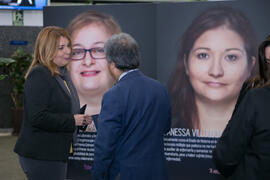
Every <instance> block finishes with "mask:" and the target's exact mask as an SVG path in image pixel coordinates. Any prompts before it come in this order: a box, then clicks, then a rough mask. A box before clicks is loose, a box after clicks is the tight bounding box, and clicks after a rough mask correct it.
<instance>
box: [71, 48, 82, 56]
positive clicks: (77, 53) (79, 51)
mask: <svg viewBox="0 0 270 180" xmlns="http://www.w3.org/2000/svg"><path fill="white" fill-rule="evenodd" d="M83 53H84V51H81V50H75V49H73V51H72V55H80V54H83Z"/></svg>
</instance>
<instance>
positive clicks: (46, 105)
mask: <svg viewBox="0 0 270 180" xmlns="http://www.w3.org/2000/svg"><path fill="white" fill-rule="evenodd" d="M64 88H65V86H63V85H61V84H60V83H59V82H58V81H57V78H56V76H52V75H51V72H50V71H49V70H48V69H47V68H46V67H44V66H37V67H35V68H33V70H32V71H31V72H30V73H29V76H28V78H27V79H26V82H25V85H24V114H23V124H22V129H21V132H20V135H19V137H18V140H17V143H16V145H15V148H14V151H15V152H16V153H18V154H19V155H20V156H23V157H28V158H33V159H39V160H55V161H66V160H67V157H68V153H69V150H70V145H71V141H72V133H73V132H74V129H75V120H74V117H73V115H72V114H71V99H70V95H69V94H68V91H67V90H66V89H64Z"/></svg>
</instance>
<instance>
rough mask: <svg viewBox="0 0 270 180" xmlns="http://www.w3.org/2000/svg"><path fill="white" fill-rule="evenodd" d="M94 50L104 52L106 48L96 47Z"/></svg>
mask: <svg viewBox="0 0 270 180" xmlns="http://www.w3.org/2000/svg"><path fill="white" fill-rule="evenodd" d="M94 52H95V53H104V48H95V49H94Z"/></svg>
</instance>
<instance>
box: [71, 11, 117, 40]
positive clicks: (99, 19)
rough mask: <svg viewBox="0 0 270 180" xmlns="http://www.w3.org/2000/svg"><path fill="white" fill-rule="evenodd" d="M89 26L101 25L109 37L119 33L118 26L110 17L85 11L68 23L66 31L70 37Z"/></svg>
mask: <svg viewBox="0 0 270 180" xmlns="http://www.w3.org/2000/svg"><path fill="white" fill-rule="evenodd" d="M90 24H98V25H103V26H104V27H105V29H106V31H107V32H108V33H109V34H111V35H113V34H118V33H120V32H121V28H120V26H119V24H118V23H117V21H116V20H115V19H114V18H113V17H112V16H109V15H106V14H103V13H100V12H97V11H86V12H83V13H81V14H79V15H78V16H76V17H75V18H74V19H73V20H72V21H71V22H70V24H69V25H68V27H67V31H68V32H69V34H70V35H71V36H72V34H74V33H75V32H76V31H78V30H80V29H81V28H83V27H85V26H88V25H90Z"/></svg>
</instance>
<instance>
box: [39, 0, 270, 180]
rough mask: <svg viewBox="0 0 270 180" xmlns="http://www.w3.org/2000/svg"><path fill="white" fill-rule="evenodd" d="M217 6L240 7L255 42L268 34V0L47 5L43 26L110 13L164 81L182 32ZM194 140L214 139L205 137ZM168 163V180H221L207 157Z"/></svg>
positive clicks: (147, 68) (145, 66)
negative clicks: (85, 13) (91, 13)
mask: <svg viewBox="0 0 270 180" xmlns="http://www.w3.org/2000/svg"><path fill="white" fill-rule="evenodd" d="M217 5H227V6H232V7H233V8H237V9H240V10H241V11H242V12H243V13H244V14H245V15H246V16H247V17H248V18H249V20H250V22H251V24H252V25H253V28H254V31H255V33H256V35H257V40H258V42H261V41H262V40H263V39H264V38H265V37H266V36H267V35H268V34H270V24H269V17H270V11H269V7H270V2H269V0H260V1H252V0H246V1H224V2H192V3H183V2H181V3H153V4H118V5H96V6H75V7H74V6H71V7H67V6H65V7H46V8H45V9H44V25H45V26H48V25H57V26H61V27H66V26H67V25H68V23H69V22H70V20H71V19H72V18H73V17H75V16H76V15H77V14H79V13H81V12H83V11H85V10H97V11H101V12H104V13H106V14H110V15H112V16H114V17H115V19H116V20H118V22H119V24H120V26H121V27H122V30H123V31H124V32H127V33H129V34H131V35H132V36H134V38H135V39H136V40H137V41H138V43H139V45H140V48H141V52H142V61H141V67H140V69H141V71H142V72H144V73H145V74H146V75H148V76H151V77H152V78H155V79H158V80H159V81H161V82H162V83H165V84H166V83H167V81H168V79H169V77H170V74H171V73H172V72H173V70H174V67H175V65H176V60H177V53H178V49H179V42H180V39H181V35H182V34H183V33H184V31H185V30H186V28H187V27H188V26H189V24H190V23H191V22H192V20H193V19H194V18H195V17H197V16H198V15H199V14H200V13H201V12H202V11H204V10H205V9H207V8H209V7H211V6H217ZM166 138H168V139H169V140H172V139H178V138H179V137H175V136H174V135H172V134H169V135H167V137H166ZM181 138H182V139H188V137H181ZM193 139H195V140H199V141H200V140H206V141H207V140H210V141H211V140H213V141H215V140H217V139H216V138H205V137H203V138H199V137H193ZM186 144H187V143H186ZM206 145H209V144H206ZM209 150H211V149H209ZM165 151H166V150H165ZM168 162H169V173H170V180H176V179H185V180H196V179H207V180H208V179H215V180H220V179H223V178H222V177H221V176H220V175H218V174H216V173H215V172H213V171H212V170H215V167H214V165H213V163H212V161H211V159H209V158H208V159H207V158H206V159H205V158H190V159H188V158H187V159H186V160H185V161H179V162H177V161H168Z"/></svg>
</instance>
